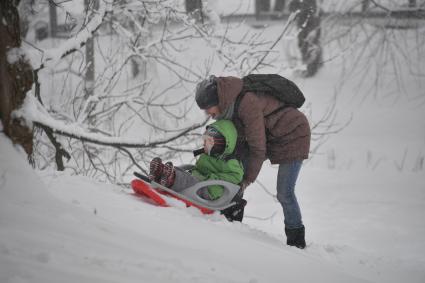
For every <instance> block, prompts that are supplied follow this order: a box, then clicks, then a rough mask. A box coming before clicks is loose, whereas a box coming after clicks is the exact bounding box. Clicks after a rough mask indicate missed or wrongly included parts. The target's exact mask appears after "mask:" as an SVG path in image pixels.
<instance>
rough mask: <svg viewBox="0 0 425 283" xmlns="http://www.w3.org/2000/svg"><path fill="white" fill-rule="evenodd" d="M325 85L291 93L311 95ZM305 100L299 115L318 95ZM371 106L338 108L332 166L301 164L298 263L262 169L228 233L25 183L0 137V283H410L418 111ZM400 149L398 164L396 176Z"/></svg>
mask: <svg viewBox="0 0 425 283" xmlns="http://www.w3.org/2000/svg"><path fill="white" fill-rule="evenodd" d="M334 72H335V70H334V69H332V67H325V69H324V71H322V72H321V73H320V74H318V76H317V77H315V78H313V79H309V80H305V81H302V80H301V81H299V84H300V85H302V87H303V89H305V90H306V91H307V92H309V93H311V90H310V89H313V90H318V89H320V87H321V86H322V87H323V85H326V84H328V83H329V82H332V80H330V78H329V77H333V76H335V74H334ZM316 92H317V91H316ZM319 94H320V96H319ZM319 94H317V96H316V97H313V96H311V97H309V99H310V100H311V101H312V103H318V102H317V101H322V102H323V101H324V100H326V99H327V98H329V96H331V95H329V94H326V93H325V92H321V91H319ZM349 101H351V104H350V103H348V102H349ZM380 101H381V102H379V101H377V100H373V99H372V100H370V101H368V103H364V104H363V105H362V106H361V107H359V106H358V104H355V103H352V100H351V99H345V100H344V99H340V100H339V101H338V103H339V105H340V106H341V105H343V106H344V108H340V109H345V112H347V113H346V114H345V115H349V114H350V113H349V112H350V111H355V112H353V113H351V114H353V115H354V118H353V121H352V123H351V124H350V125H349V126H348V128H347V129H345V131H343V132H342V133H341V134H338V135H336V136H334V137H333V138H332V139H330V141H329V142H328V143H327V144H326V145H325V146H324V148H323V149H322V151H323V152H325V153H326V152H328V151H331V150H332V151H333V152H334V155H332V156H331V155H327V154H324V155H323V156H322V157H321V156H320V155H319V156H318V157H317V156H316V157H315V158H313V159H312V160H310V161H309V162H307V163H306V164H305V166H304V168H303V170H302V172H301V175H300V178H299V180H298V184H297V192H298V198H299V201H300V205H301V207H302V212H303V217H304V224H305V225H306V229H307V230H306V231H307V232H306V233H307V248H306V249H305V250H299V249H296V248H292V247H288V246H286V245H285V242H284V241H285V239H284V236H283V223H282V219H283V218H282V213H281V208H280V206H279V204H278V203H277V202H276V201H275V199H274V198H273V197H272V196H270V194H269V193H267V192H266V191H264V190H263V188H262V187H261V186H260V183H261V184H262V185H264V186H265V187H266V188H267V189H268V190H269V191H270V193H271V194H274V193H275V191H274V189H273V188H274V186H275V180H276V172H277V168H276V166H271V165H270V164H268V163H266V164H265V165H264V168H263V170H262V172H261V174H260V176H259V179H258V180H259V183H257V184H254V185H252V186H251V187H250V188H248V191H247V194H246V198H247V200H248V203H249V205H248V206H247V209H246V218H245V219H244V223H243V224H240V223H228V222H227V221H226V220H224V219H223V218H222V217H221V216H220V215H212V216H202V215H200V214H199V212H197V211H196V210H193V209H185V208H178V207H172V208H160V207H155V206H152V205H150V204H148V203H145V202H143V201H142V200H141V199H139V198H137V197H135V196H134V195H133V194H132V193H131V191H130V190H129V189H123V188H122V187H119V186H115V185H110V184H104V183H99V182H96V181H94V180H92V179H90V178H88V177H84V176H71V173H70V172H64V173H59V172H54V171H48V170H46V171H38V172H37V171H34V170H33V169H32V168H31V167H30V166H29V165H28V164H27V161H26V158H25V155H24V152H23V150H22V149H21V148H18V147H13V146H12V145H11V143H10V141H9V140H8V139H6V138H5V137H4V136H3V135H0V152H1V154H0V223H1V227H2V229H1V230H0V282H282V281H288V282H385V283H387V282H394V283H395V282H403V281H406V279H407V278H408V281H409V282H418V283H420V282H424V279H425V269H424V268H423V267H424V266H425V256H424V255H425V242H424V241H423V239H424V236H425V225H424V224H423V215H424V209H425V187H424V175H425V172H424V169H423V168H422V169H417V170H416V171H415V170H413V169H414V167H413V165H414V157H415V156H417V154H418V153H420V152H422V154H423V149H424V148H425V147H424V143H425V139H424V132H423V131H421V130H417V129H425V125H424V120H423V119H421V117H422V118H423V113H424V112H423V110H424V109H423V108H424V105H419V106H418V105H414V104H415V103H413V102H408V101H407V102H406V101H405V102H399V103H397V104H394V103H388V104H385V103H384V105H382V104H383V103H382V101H385V100H380ZM316 105H319V104H316ZM349 105H351V108H350V107H349ZM395 111H398V113H402V114H403V115H402V116H401V117H403V118H402V119H399V117H398V116H396V115H394V112H395ZM344 117H345V116H344V115H342V117H340V119H341V120H344ZM387 124H388V126H386V125H387ZM377 129H379V132H377V131H378V130H377ZM405 146H408V148H409V153H410V152H412V156H410V155H408V156H407V158H406V160H405V165H404V167H403V168H402V169H400V167H399V166H396V165H397V163H396V162H394V161H396V160H397V161H398V162H400V159H399V156H398V154H397V153H400V151H401V150H403V149H404V148H405ZM347 148H348V149H347ZM367 152H370V154H371V155H372V156H369V160H368V159H367V155H366V153H367ZM415 154H416V155H415ZM377 160H381V161H380V162H378V161H377ZM331 161H332V163H329V162H331ZM375 163H377V164H375ZM260 218H262V219H260Z"/></svg>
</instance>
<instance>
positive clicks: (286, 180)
mask: <svg viewBox="0 0 425 283" xmlns="http://www.w3.org/2000/svg"><path fill="white" fill-rule="evenodd" d="M302 163H303V162H302V160H296V161H292V162H289V163H282V164H280V165H279V171H278V175H277V199H278V200H279V202H280V204H281V205H282V208H283V214H284V217H285V220H284V223H285V227H286V228H288V229H295V228H301V227H303V222H302V218H301V211H300V207H299V205H298V201H297V197H296V196H295V183H296V181H297V178H298V173H299V172H300V169H301V165H302Z"/></svg>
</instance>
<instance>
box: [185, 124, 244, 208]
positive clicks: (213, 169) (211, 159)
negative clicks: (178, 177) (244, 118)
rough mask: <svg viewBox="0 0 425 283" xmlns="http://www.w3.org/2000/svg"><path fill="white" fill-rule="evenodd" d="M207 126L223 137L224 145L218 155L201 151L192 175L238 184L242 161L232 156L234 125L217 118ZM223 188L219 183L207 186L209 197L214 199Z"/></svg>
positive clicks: (220, 194)
mask: <svg viewBox="0 0 425 283" xmlns="http://www.w3.org/2000/svg"><path fill="white" fill-rule="evenodd" d="M208 127H214V128H215V129H216V130H217V131H219V132H220V133H221V134H222V135H223V136H224V137H225V139H226V147H225V150H224V152H223V153H222V154H221V155H220V156H209V155H207V154H205V153H202V154H201V156H200V157H199V159H198V161H197V162H196V164H195V168H194V169H193V170H192V176H194V177H196V178H197V179H199V180H200V181H205V180H223V181H227V182H230V183H233V184H239V183H240V182H241V181H242V178H243V175H244V170H243V167H242V163H241V162H240V161H238V160H237V159H235V158H234V156H233V153H234V150H235V147H236V140H237V131H236V128H235V126H234V125H233V123H232V122H231V121H229V120H218V121H216V122H214V123H213V124H211V125H209V126H208ZM223 190H224V189H223V187H222V186H219V185H214V186H209V187H208V194H209V197H210V199H212V200H214V199H218V198H219V197H221V196H222V195H223Z"/></svg>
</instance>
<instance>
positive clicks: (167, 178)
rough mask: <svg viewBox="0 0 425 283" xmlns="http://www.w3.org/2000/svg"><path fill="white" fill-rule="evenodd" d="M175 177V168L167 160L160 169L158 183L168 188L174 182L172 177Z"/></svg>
mask: <svg viewBox="0 0 425 283" xmlns="http://www.w3.org/2000/svg"><path fill="white" fill-rule="evenodd" d="M175 178H176V169H174V166H173V163H172V162H167V163H165V164H164V167H163V169H162V175H161V180H160V181H159V183H160V184H161V185H163V186H164V187H167V188H170V187H171V186H172V185H173V184H174V179H175Z"/></svg>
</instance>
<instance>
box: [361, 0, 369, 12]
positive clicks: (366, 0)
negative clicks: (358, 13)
mask: <svg viewBox="0 0 425 283" xmlns="http://www.w3.org/2000/svg"><path fill="white" fill-rule="evenodd" d="M369 6H370V0H362V12H363V13H364V12H366V11H367V10H368V9H369Z"/></svg>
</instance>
